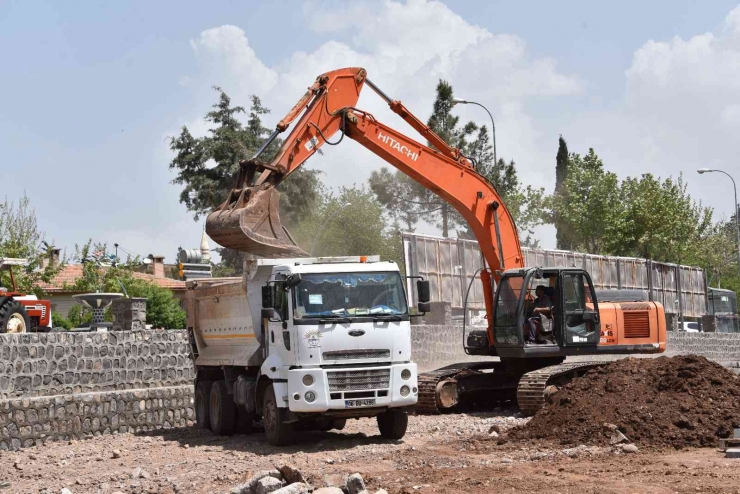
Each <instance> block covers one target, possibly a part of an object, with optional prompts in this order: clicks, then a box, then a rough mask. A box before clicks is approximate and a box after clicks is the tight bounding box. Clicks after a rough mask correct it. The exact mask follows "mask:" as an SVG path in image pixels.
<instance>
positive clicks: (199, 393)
mask: <svg viewBox="0 0 740 494" xmlns="http://www.w3.org/2000/svg"><path fill="white" fill-rule="evenodd" d="M212 384H213V381H198V385H197V386H196V387H195V422H196V423H197V424H198V428H199V429H208V430H210V429H211V419H210V416H209V413H208V408H209V407H210V401H211V385H212Z"/></svg>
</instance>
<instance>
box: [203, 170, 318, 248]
mask: <svg viewBox="0 0 740 494" xmlns="http://www.w3.org/2000/svg"><path fill="white" fill-rule="evenodd" d="M253 174H254V172H253V167H250V166H249V164H243V165H242V167H241V170H240V172H239V177H238V179H237V185H236V187H235V188H234V189H232V191H231V193H230V194H229V197H228V199H227V200H226V201H225V202H224V203H223V204H221V206H219V207H218V208H216V209H215V210H214V211H213V212H211V214H209V215H208V218H207V219H206V233H207V234H208V236H210V237H211V238H212V239H213V240H214V242H216V243H218V244H219V245H222V246H224V247H227V248H229V249H234V250H238V251H241V252H247V253H250V254H254V255H256V256H259V257H267V258H281V257H307V256H308V253H307V252H305V251H304V250H303V249H301V248H300V247H299V246H298V245H297V244H296V243H295V241H294V240H293V238H292V237H291V236H290V233H288V230H287V229H286V228H285V227H284V226H283V225H282V223H281V222H280V212H279V208H280V193H279V192H278V191H277V190H276V189H275V185H274V184H273V183H263V184H261V185H257V186H245V185H244V184H245V180H246V179H247V178H249V179H250V180H246V181H247V183H249V182H251V181H252V180H251V178H253Z"/></svg>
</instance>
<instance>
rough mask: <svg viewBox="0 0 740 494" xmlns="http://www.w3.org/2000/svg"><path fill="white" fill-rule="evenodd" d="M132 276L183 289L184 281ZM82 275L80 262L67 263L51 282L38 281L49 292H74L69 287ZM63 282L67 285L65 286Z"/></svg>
mask: <svg viewBox="0 0 740 494" xmlns="http://www.w3.org/2000/svg"><path fill="white" fill-rule="evenodd" d="M133 276H134V278H138V279H140V280H146V281H150V282H154V283H156V284H157V285H159V286H161V287H163V288H169V289H170V290H175V291H179V290H185V282H184V281H180V280H173V279H172V278H155V277H154V275H152V274H146V273H137V272H134V273H133ZM81 277H82V264H67V265H66V266H64V268H62V270H61V271H60V272H59V274H57V275H56V276H55V277H54V278H53V279H52V280H51V283H44V282H41V283H39V286H40V287H41V288H43V289H44V290H46V291H47V292H49V293H60V292H75V290H73V289H71V287H72V285H74V284H75V281H77V280H78V279H79V278H81ZM65 284H66V285H67V287H66V288H65Z"/></svg>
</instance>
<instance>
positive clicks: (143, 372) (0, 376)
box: [0, 331, 194, 399]
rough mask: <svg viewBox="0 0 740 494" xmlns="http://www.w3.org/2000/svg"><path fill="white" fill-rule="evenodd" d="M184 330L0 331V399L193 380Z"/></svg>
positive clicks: (108, 389) (148, 385)
mask: <svg viewBox="0 0 740 494" xmlns="http://www.w3.org/2000/svg"><path fill="white" fill-rule="evenodd" d="M189 352H190V349H189V344H188V339H187V333H186V332H185V331H127V332H112V333H76V334H72V333H33V334H3V335H0V399H3V398H4V399H8V398H15V397H20V396H25V397H28V396H54V395H59V394H71V393H85V392H91V391H113V390H121V389H140V388H150V387H162V386H177V385H182V384H190V383H192V382H193V378H194V374H193V365H192V362H191V360H190V358H189Z"/></svg>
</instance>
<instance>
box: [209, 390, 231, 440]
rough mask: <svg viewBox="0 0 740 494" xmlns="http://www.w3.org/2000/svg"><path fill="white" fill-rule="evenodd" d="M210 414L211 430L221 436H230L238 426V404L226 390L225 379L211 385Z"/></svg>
mask: <svg viewBox="0 0 740 494" xmlns="http://www.w3.org/2000/svg"><path fill="white" fill-rule="evenodd" d="M208 414H209V415H210V418H211V430H212V431H213V433H214V434H218V435H219V436H230V435H232V434H233V433H234V428H235V427H236V405H235V404H234V400H233V399H232V396H231V395H230V394H229V393H228V392H227V390H226V382H225V381H216V382H214V383H213V385H212V386H211V400H210V407H209V410H208Z"/></svg>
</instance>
